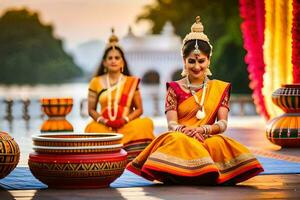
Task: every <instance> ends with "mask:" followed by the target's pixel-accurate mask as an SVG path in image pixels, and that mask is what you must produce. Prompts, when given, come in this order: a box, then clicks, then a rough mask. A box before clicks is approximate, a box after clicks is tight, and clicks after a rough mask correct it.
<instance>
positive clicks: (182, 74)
mask: <svg viewBox="0 0 300 200" xmlns="http://www.w3.org/2000/svg"><path fill="white" fill-rule="evenodd" d="M187 75H188V74H187V72H186V70H185V69H183V70H182V72H181V76H182V77H184V76H187Z"/></svg>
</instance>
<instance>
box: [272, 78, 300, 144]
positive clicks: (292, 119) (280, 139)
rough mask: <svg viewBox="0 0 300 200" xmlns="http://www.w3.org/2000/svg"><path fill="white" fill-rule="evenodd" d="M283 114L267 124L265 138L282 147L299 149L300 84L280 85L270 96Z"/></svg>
mask: <svg viewBox="0 0 300 200" xmlns="http://www.w3.org/2000/svg"><path fill="white" fill-rule="evenodd" d="M272 100H273V102H274V103H275V104H276V105H277V106H278V107H280V108H281V109H282V110H283V111H284V112H286V113H285V114H283V115H280V116H278V117H275V118H273V119H272V120H270V121H269V122H268V124H267V130H266V135H267V138H268V139H269V140H270V141H271V142H272V143H274V144H277V145H280V146H282V147H300V84H294V85H282V87H281V88H279V89H277V90H276V91H275V92H274V93H273V94H272Z"/></svg>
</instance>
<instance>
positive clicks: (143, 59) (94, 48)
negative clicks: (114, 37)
mask: <svg viewBox="0 0 300 200" xmlns="http://www.w3.org/2000/svg"><path fill="white" fill-rule="evenodd" d="M120 45H121V46H122V48H123V49H124V51H125V56H126V59H127V62H128V65H129V68H130V71H131V73H132V74H133V75H135V76H138V77H140V78H142V77H143V76H144V75H145V74H146V73H147V72H149V71H156V72H157V73H158V74H159V76H160V80H161V82H165V81H170V80H171V77H172V74H173V73H174V72H175V71H177V70H181V69H182V58H181V54H180V50H181V39H180V37H178V36H177V35H175V34H174V28H173V26H172V25H171V23H169V22H167V23H166V25H165V26H164V28H163V30H162V32H161V34H157V35H145V36H135V35H134V33H132V31H131V29H130V28H129V31H128V34H127V35H126V36H125V37H123V38H121V40H120ZM103 49H104V45H103V43H100V42H96V41H94V42H88V43H85V44H83V45H80V46H79V47H78V49H76V50H75V51H74V57H75V61H76V63H77V64H78V65H80V66H82V67H83V68H84V69H85V70H86V71H88V72H90V73H91V72H94V71H95V69H96V68H97V66H98V65H99V62H100V59H101V57H102V55H101V54H102V53H103Z"/></svg>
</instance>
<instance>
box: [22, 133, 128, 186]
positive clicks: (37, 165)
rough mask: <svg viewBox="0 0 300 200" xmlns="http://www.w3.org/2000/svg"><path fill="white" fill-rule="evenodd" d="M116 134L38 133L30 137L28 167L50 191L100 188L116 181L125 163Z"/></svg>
mask: <svg viewBox="0 0 300 200" xmlns="http://www.w3.org/2000/svg"><path fill="white" fill-rule="evenodd" d="M122 137H123V135H122V134H117V133H97V134H94V133H91V134H90V133H86V134H63V133H57V134H41V135H38V136H34V137H33V144H34V147H33V148H34V150H35V151H36V152H34V153H31V154H30V155H29V161H28V165H29V167H30V170H31V172H32V174H33V175H34V176H35V177H36V178H37V179H39V180H40V181H41V182H43V183H45V184H46V185H48V187H50V188H72V189H83V188H102V187H108V186H109V184H110V183H111V182H113V181H114V180H115V179H116V178H118V177H119V176H120V175H121V174H122V173H123V171H124V169H125V167H126V164H127V152H126V151H124V150H123V149H121V147H122V144H121V139H122Z"/></svg>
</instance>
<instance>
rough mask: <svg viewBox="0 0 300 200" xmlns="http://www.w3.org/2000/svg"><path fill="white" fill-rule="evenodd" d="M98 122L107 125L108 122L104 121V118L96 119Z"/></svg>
mask: <svg viewBox="0 0 300 200" xmlns="http://www.w3.org/2000/svg"><path fill="white" fill-rule="evenodd" d="M96 122H97V123H102V124H105V123H106V122H107V120H106V119H104V118H103V117H102V116H99V117H98V118H97V119H96Z"/></svg>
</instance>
